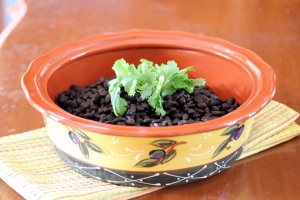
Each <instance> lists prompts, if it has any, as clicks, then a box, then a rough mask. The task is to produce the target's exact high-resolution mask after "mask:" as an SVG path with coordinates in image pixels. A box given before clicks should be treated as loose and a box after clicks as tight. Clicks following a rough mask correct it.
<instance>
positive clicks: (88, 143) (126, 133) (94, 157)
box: [22, 30, 275, 186]
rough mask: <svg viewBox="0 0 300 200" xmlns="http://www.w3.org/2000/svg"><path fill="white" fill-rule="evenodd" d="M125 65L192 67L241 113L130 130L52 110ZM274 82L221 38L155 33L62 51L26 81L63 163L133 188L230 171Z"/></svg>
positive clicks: (252, 58)
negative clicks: (61, 97)
mask: <svg viewBox="0 0 300 200" xmlns="http://www.w3.org/2000/svg"><path fill="white" fill-rule="evenodd" d="M120 58H124V59H125V60H126V61H127V62H129V63H134V64H138V63H139V60H140V59H141V58H145V59H148V60H151V61H154V63H158V64H161V63H165V62H167V61H168V60H175V61H176V62H177V63H178V65H179V67H187V66H191V65H192V66H194V67H195V71H192V72H191V73H189V76H190V77H191V78H198V77H201V78H204V79H206V82H207V85H208V87H210V88H211V89H212V90H213V91H214V92H215V93H216V94H217V95H218V96H220V97H221V98H229V97H234V98H235V99H236V100H237V102H238V103H239V104H240V105H241V106H240V107H239V108H238V109H237V110H235V111H234V112H231V113H229V114H227V115H225V116H223V117H220V118H217V119H213V120H211V121H207V122H200V123H194V124H186V125H181V126H170V127H131V126H119V125H110V124H104V123H99V122H95V121H90V120H87V119H83V118H80V117H76V116H74V115H72V114H69V113H67V112H66V111H64V110H62V109H61V108H59V107H58V106H57V105H56V104H55V103H54V101H55V98H56V97H57V96H58V94H59V93H60V92H63V91H65V90H68V89H69V87H70V85H72V84H77V85H79V86H86V85H89V84H92V83H95V82H97V80H98V79H99V78H100V77H101V76H104V77H113V76H114V73H113V71H112V65H113V63H114V62H115V61H116V60H117V59H120ZM274 82H275V75H274V72H273V70H272V68H271V67H270V66H269V65H267V64H266V63H265V62H263V61H262V60H261V59H260V58H259V57H258V56H256V55H255V54H254V53H252V52H251V51H249V50H246V49H244V48H241V47H238V46H236V45H234V44H231V43H229V42H227V41H224V40H221V39H217V38H211V37H204V36H199V35H195V34H191V33H184V32H169V31H153V30H133V31H127V32H122V33H109V34H102V35H96V36H92V37H88V38H85V39H82V40H79V41H76V42H73V43H69V44H64V45H62V46H60V47H57V48H55V49H54V50H52V51H50V52H49V53H48V54H46V55H44V56H42V57H39V58H37V59H36V60H34V61H33V62H32V63H31V64H30V66H29V68H28V70H27V72H26V73H25V75H24V76H23V78H22V86H23V89H24V91H25V93H26V97H27V99H28V101H29V102H30V104H32V105H33V107H35V108H36V109H37V110H38V111H39V112H41V113H42V115H43V117H44V119H45V123H46V127H47V131H48V134H49V138H50V139H51V140H52V142H53V143H54V145H55V147H56V148H57V152H58V154H59V155H60V157H61V158H62V159H63V160H64V161H65V162H66V163H67V164H68V165H69V166H71V167H72V168H73V169H75V170H76V171H79V172H81V173H83V174H86V175H88V176H91V177H94V178H96V179H98V180H101V181H105V182H109V183H114V184H120V185H129V186H141V185H142V186H173V185H179V184H185V183H189V182H193V181H198V180H202V179H205V178H207V177H210V176H213V175H215V174H218V173H219V172H221V171H222V170H224V169H227V168H229V167H230V165H232V163H233V162H234V161H235V160H236V159H237V158H238V157H239V156H240V155H241V153H242V152H243V148H244V146H245V144H246V141H247V138H248V136H249V133H250V131H251V126H252V124H253V118H252V116H253V115H255V114H256V113H257V112H259V111H260V110H261V109H262V108H263V107H264V106H265V105H266V104H267V103H268V102H269V101H270V100H271V99H272V97H273V96H274V93H275V83H274ZM154 154H155V155H156V156H153V155H154ZM233 173H234V172H233Z"/></svg>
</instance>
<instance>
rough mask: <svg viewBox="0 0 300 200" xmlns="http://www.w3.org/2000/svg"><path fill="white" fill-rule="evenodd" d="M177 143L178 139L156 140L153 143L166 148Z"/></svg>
mask: <svg viewBox="0 0 300 200" xmlns="http://www.w3.org/2000/svg"><path fill="white" fill-rule="evenodd" d="M175 143H176V141H174V140H155V141H154V142H152V143H151V144H152V145H154V146H156V147H160V148H165V147H168V146H171V145H173V144H175Z"/></svg>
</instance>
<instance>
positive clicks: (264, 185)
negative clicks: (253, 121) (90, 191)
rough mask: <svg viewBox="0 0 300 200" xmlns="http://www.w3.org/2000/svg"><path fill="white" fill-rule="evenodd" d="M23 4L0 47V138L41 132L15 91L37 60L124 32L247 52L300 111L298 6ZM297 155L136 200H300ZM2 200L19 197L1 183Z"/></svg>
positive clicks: (112, 0)
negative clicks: (204, 41) (168, 34)
mask: <svg viewBox="0 0 300 200" xmlns="http://www.w3.org/2000/svg"><path fill="white" fill-rule="evenodd" d="M24 3H25V5H26V6H27V12H26V14H25V16H24V17H23V19H22V20H21V21H20V22H19V23H18V24H17V26H16V27H15V28H14V29H13V30H12V31H11V33H10V34H9V35H8V37H7V38H5V40H4V42H3V43H2V44H0V45H1V49H0V107H1V109H0V118H1V120H0V136H6V135H11V134H16V133H20V132H23V131H28V130H31V129H35V128H39V127H42V126H43V120H42V117H41V115H40V114H39V113H38V112H37V111H36V110H34V109H33V108H32V107H31V106H30V105H29V104H28V102H27V100H26V99H25V96H24V93H23V91H22V89H21V85H20V79H21V77H22V75H23V73H24V72H25V70H26V69H27V67H28V65H29V63H30V62H31V61H32V60H33V59H34V58H36V57H37V56H40V55H42V54H44V53H46V52H48V51H49V50H50V49H52V48H54V47H55V46H57V45H59V44H62V43H65V42H69V41H73V40H77V39H80V38H82V37H86V36H89V35H93V34H99V33H107V32H116V31H124V30H129V29H158V30H180V31H188V32H192V33H196V34H200V35H207V36H214V37H219V38H223V39H226V40H229V41H231V42H233V43H236V44H238V45H240V46H243V47H245V48H248V49H250V50H252V51H254V52H255V53H256V54H258V55H259V56H260V57H261V58H262V59H263V60H265V61H266V62H267V63H268V64H270V65H271V66H272V67H273V68H274V70H275V73H276V75H277V83H276V85H277V91H276V95H275V98H274V99H275V100H277V101H279V102H281V103H284V104H286V105H288V106H289V107H291V108H293V109H295V110H296V111H298V112H299V111H300V78H299V76H300V55H299V54H300V1H299V0H273V1H260V0H252V1H240V0H228V1H222V0H211V1H207V0H188V1H174V0H164V1H162V0H151V1H149V0H109V1H108V0H87V1H82V0H64V1H60V0H43V1H38V0H26V1H24ZM0 37H1V36H0ZM0 41H1V40H0ZM297 123H300V119H299V118H298V120H297ZM299 153H300V139H299V138H295V139H293V140H291V141H289V142H287V143H285V144H282V145H279V146H277V147H274V148H272V149H269V150H267V151H264V152H262V153H259V154H258V155H254V156H252V157H250V158H246V159H244V160H241V161H238V162H237V163H236V164H235V165H234V166H233V167H232V168H231V169H229V170H226V171H224V172H223V173H221V174H219V175H216V176H214V177H211V178H209V179H207V180H204V181H200V182H197V183H192V184H188V185H184V186H178V187H170V188H165V189H163V190H160V191H157V192H154V193H151V194H148V195H145V196H142V197H139V198H138V199H143V200H146V199H297V197H299V196H300V190H299V185H300V173H299V166H300V159H299ZM0 199H1V200H5V199H9V200H10V199H14V200H18V199H23V198H22V197H21V196H20V195H18V194H17V193H16V192H15V191H14V190H13V189H11V188H10V187H9V186H8V185H7V184H5V183H4V182H3V181H2V180H0Z"/></svg>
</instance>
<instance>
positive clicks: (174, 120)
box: [172, 118, 180, 125]
mask: <svg viewBox="0 0 300 200" xmlns="http://www.w3.org/2000/svg"><path fill="white" fill-rule="evenodd" d="M179 121H180V120H179V119H178V118H175V119H173V121H172V123H173V125H177V124H178V122H179Z"/></svg>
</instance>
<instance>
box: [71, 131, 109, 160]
mask: <svg viewBox="0 0 300 200" xmlns="http://www.w3.org/2000/svg"><path fill="white" fill-rule="evenodd" d="M67 128H68V130H69V132H68V134H69V137H70V139H71V140H72V142H73V143H74V144H77V145H78V147H79V149H80V151H81V153H82V155H83V156H84V157H85V158H86V159H89V156H90V153H89V150H92V151H95V152H97V153H104V151H103V149H102V148H100V147H99V146H97V145H96V144H94V143H93V142H92V141H91V138H90V137H89V136H87V135H86V134H85V133H84V132H83V131H81V130H79V129H76V128H74V129H73V128H70V127H67Z"/></svg>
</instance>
